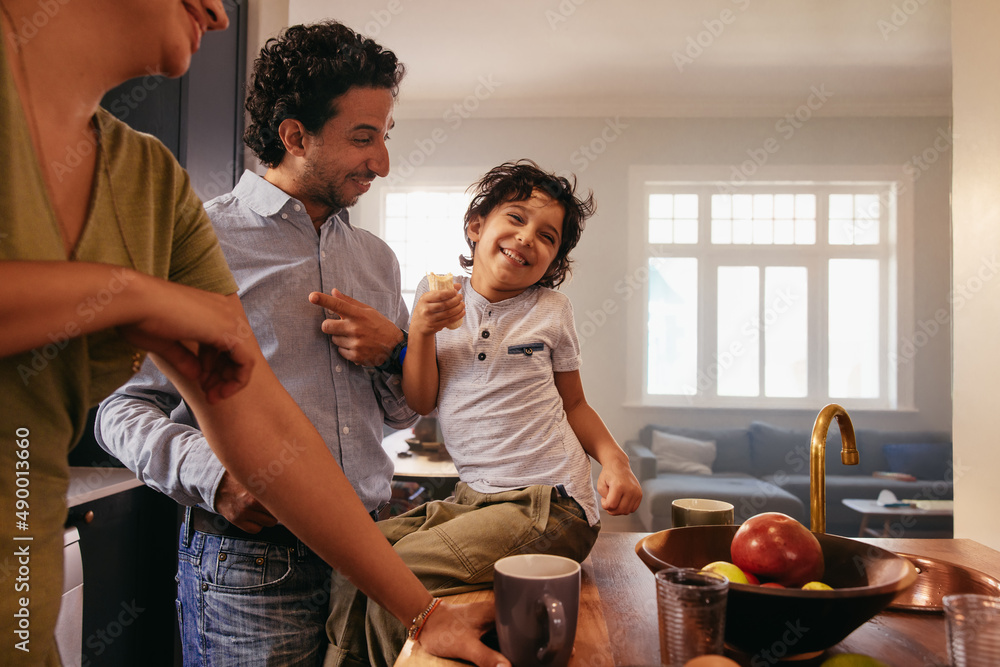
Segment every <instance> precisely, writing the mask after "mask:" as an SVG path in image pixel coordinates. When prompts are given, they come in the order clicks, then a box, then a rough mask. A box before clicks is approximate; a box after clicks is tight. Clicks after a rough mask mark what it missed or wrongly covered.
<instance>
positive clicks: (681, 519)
mask: <svg viewBox="0 0 1000 667" xmlns="http://www.w3.org/2000/svg"><path fill="white" fill-rule="evenodd" d="M734 510H735V508H734V507H733V505H732V503H727V502H725V501H724V500H708V499H705V498H678V499H677V500H675V501H674V502H673V503H671V504H670V519H671V521H672V522H673V527H674V528H683V527H685V526H731V525H733V520H734V519H735V511H734Z"/></svg>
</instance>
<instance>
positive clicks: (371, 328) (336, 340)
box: [309, 289, 403, 366]
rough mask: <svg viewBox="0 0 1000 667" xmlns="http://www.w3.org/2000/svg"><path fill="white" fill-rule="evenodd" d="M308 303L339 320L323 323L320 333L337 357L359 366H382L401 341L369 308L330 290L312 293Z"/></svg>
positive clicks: (395, 330) (392, 327) (398, 333)
mask: <svg viewBox="0 0 1000 667" xmlns="http://www.w3.org/2000/svg"><path fill="white" fill-rule="evenodd" d="M309 303H313V304H316V305H317V306H322V307H323V308H325V309H326V310H328V311H330V312H332V313H333V314H335V315H337V316H338V317H339V319H328V320H323V325H322V329H323V333H325V334H328V335H329V336H330V339H331V340H332V341H333V344H334V345H336V346H337V351H338V352H340V356H342V357H343V358H344V359H347V360H348V361H353V362H354V363H356V364H358V365H359V366H378V365H379V364H382V363H384V362H385V361H386V360H387V359H388V358H389V354H390V353H391V352H392V348H394V347H396V344H397V343H399V342H400V341H401V340H403V332H402V331H400V330H399V327H397V326H396V325H395V324H393V323H392V322H391V321H390V320H389V319H388V318H386V317H385V316H383V315H382V313H380V312H378V311H377V310H375V309H374V308H372V307H371V306H369V305H367V304H364V303H361V302H360V301H358V300H356V299H352V298H351V297H349V296H347V295H346V294H343V293H342V292H341V291H340V290H338V289H334V290H333V291H332V292H330V294H323V293H322V292H313V293H312V294H310V295H309Z"/></svg>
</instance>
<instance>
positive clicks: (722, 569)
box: [701, 560, 750, 584]
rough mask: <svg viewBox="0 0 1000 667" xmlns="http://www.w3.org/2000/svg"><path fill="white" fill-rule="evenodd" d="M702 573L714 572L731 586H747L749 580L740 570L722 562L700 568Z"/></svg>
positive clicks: (718, 561)
mask: <svg viewBox="0 0 1000 667" xmlns="http://www.w3.org/2000/svg"><path fill="white" fill-rule="evenodd" d="M701 571H702V572H714V573H715V574H721V575H722V576H724V577H725V578H726V579H728V580H729V583H731V584H749V583H750V579H748V578H747V575H746V574H745V573H744V572H743V570H741V569H740V568H738V567H736V566H735V565H733V564H732V563H729V562H727V561H724V560H717V561H715V562H713V563H709V564H708V565H706V566H705V567H703V568H701Z"/></svg>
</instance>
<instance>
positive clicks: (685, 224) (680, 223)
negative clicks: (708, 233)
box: [674, 220, 698, 243]
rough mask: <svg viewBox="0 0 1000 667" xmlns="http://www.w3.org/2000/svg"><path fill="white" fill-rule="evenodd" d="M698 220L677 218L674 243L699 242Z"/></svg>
mask: <svg viewBox="0 0 1000 667" xmlns="http://www.w3.org/2000/svg"><path fill="white" fill-rule="evenodd" d="M697 242H698V221H697V220H677V221H676V222H674V243H697Z"/></svg>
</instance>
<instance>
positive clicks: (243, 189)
mask: <svg viewBox="0 0 1000 667" xmlns="http://www.w3.org/2000/svg"><path fill="white" fill-rule="evenodd" d="M233 196H235V197H236V198H237V199H239V200H240V201H242V202H243V203H244V204H246V205H247V206H249V207H250V209H251V210H252V211H253V212H254V213H256V214H257V215H259V216H261V217H264V218H271V217H274V216H275V215H277V214H278V213H280V212H281V210H282V209H283V208H285V207H286V206H288V205H290V204H295V203H297V204H300V205H301V202H300V201H299V200H298V199H296V198H295V197H292V196H291V195H289V194H288V193H287V192H285V191H284V190H282V189H281V188H279V187H278V186H276V185H275V184H274V183H271V182H270V181H269V180H267V179H266V178H263V177H262V176H258V175H257V174H255V173H254V172H252V171H250V170H249V169H248V170H247V171H244V172H243V176H242V177H241V178H240V182H239V183H237V184H236V187H235V188H233ZM333 218H339V219H340V221H341V222H342V223H344V224H345V225H347V227H348V228H350V227H351V216H350V213H349V212H348V210H347V209H346V208H342V209H340V210H338V211H334V212H333V213H331V214H330V217H329V218H327V222H329V221H330V220H331V219H333ZM324 224H325V223H324Z"/></svg>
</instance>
